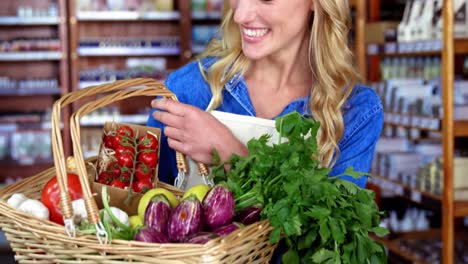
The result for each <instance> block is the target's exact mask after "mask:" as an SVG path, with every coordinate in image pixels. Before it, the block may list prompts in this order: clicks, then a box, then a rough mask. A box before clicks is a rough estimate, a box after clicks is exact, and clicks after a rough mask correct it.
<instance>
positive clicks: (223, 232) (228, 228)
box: [213, 222, 244, 236]
mask: <svg viewBox="0 0 468 264" xmlns="http://www.w3.org/2000/svg"><path fill="white" fill-rule="evenodd" d="M242 227H244V225H243V224H241V223H236V222H233V223H230V224H227V225H223V226H220V227H218V228H216V229H215V230H213V233H215V234H217V235H218V236H227V235H229V234H231V233H232V232H234V231H236V230H237V229H239V228H242Z"/></svg>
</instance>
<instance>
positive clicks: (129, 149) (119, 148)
mask: <svg viewBox="0 0 468 264" xmlns="http://www.w3.org/2000/svg"><path fill="white" fill-rule="evenodd" d="M114 150H115V155H116V156H117V155H119V154H122V153H123V152H130V153H132V155H134V154H135V148H134V147H132V146H122V145H119V144H117V145H116V146H115V148H114Z"/></svg>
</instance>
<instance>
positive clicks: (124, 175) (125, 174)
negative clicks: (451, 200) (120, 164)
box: [119, 169, 132, 182]
mask: <svg viewBox="0 0 468 264" xmlns="http://www.w3.org/2000/svg"><path fill="white" fill-rule="evenodd" d="M131 176H132V172H131V171H130V170H129V169H127V170H125V171H122V174H121V175H120V178H119V179H120V180H121V181H123V182H129V181H130V177H131Z"/></svg>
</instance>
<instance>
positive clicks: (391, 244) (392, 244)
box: [370, 235, 425, 264]
mask: <svg viewBox="0 0 468 264" xmlns="http://www.w3.org/2000/svg"><path fill="white" fill-rule="evenodd" d="M370 237H371V238H372V239H374V240H375V241H377V242H380V243H382V245H384V247H385V248H387V249H388V250H389V251H390V252H392V253H394V254H396V255H398V256H400V257H402V258H404V259H405V260H407V261H410V262H411V263H413V264H415V263H418V264H423V263H425V262H424V261H422V260H420V259H419V258H417V257H416V256H413V255H412V254H411V253H409V252H406V251H403V250H401V249H400V247H399V246H398V243H399V241H398V239H393V240H389V239H385V238H380V237H377V236H375V235H370Z"/></svg>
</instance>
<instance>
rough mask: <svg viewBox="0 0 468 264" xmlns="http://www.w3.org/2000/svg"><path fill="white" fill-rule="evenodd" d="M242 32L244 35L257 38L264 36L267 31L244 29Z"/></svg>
mask: <svg viewBox="0 0 468 264" xmlns="http://www.w3.org/2000/svg"><path fill="white" fill-rule="evenodd" d="M243 32H244V34H245V35H247V36H249V37H255V38H258V37H262V36H264V35H265V34H266V33H267V32H268V29H246V28H244V29H243Z"/></svg>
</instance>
